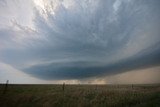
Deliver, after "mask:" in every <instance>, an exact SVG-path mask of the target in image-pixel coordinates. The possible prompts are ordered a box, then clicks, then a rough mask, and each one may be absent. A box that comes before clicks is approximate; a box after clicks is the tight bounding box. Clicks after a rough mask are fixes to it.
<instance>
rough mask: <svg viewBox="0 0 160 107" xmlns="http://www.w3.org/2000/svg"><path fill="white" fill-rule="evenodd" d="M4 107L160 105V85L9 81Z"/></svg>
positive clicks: (0, 90) (0, 88) (0, 91)
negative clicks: (45, 83)
mask: <svg viewBox="0 0 160 107" xmlns="http://www.w3.org/2000/svg"><path fill="white" fill-rule="evenodd" d="M3 89H4V85H0V94H1V96H0V107H160V85H134V86H133V88H132V86H131V85H65V88H64V91H63V87H62V85H9V86H8V89H7V92H6V93H5V94H3Z"/></svg>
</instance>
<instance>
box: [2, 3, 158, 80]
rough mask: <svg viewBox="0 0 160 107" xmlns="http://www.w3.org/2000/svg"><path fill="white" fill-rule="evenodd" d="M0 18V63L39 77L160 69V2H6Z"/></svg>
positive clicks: (51, 77) (61, 78)
mask: <svg viewBox="0 0 160 107" xmlns="http://www.w3.org/2000/svg"><path fill="white" fill-rule="evenodd" d="M0 13H1V14H0V62H1V63H5V64H8V65H10V66H12V67H14V68H15V69H17V70H19V71H22V72H24V73H26V74H29V75H31V76H33V77H36V78H40V79H44V80H63V79H65V80H72V79H77V80H81V79H87V78H95V77H103V76H108V75H117V74H119V73H124V72H127V71H131V70H137V69H146V68H150V67H155V66H160V30H159V28H160V21H159V19H160V1H159V0H98V1H97V0H46V1H43V0H12V1H10V0H1V1H0ZM158 69H159V67H158Z"/></svg>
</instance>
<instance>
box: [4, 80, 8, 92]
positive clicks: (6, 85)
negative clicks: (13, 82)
mask: <svg viewBox="0 0 160 107" xmlns="http://www.w3.org/2000/svg"><path fill="white" fill-rule="evenodd" d="M8 83H9V80H7V81H6V84H5V87H4V91H3V94H5V93H6V91H7V88H8Z"/></svg>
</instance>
